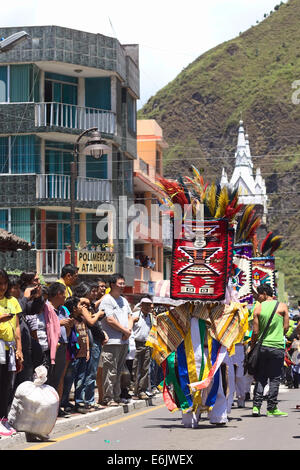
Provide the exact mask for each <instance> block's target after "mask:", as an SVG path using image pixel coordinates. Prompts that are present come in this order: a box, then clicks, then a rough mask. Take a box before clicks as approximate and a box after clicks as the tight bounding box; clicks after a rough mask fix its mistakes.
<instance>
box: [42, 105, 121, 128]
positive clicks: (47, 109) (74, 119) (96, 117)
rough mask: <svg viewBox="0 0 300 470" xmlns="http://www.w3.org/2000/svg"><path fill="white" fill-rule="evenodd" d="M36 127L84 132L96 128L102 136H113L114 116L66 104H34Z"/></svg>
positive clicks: (107, 112)
mask: <svg viewBox="0 0 300 470" xmlns="http://www.w3.org/2000/svg"><path fill="white" fill-rule="evenodd" d="M35 125H36V127H51V128H53V127H58V128H66V129H70V130H80V131H84V130H86V129H90V128H91V127H97V128H98V129H99V131H100V132H101V133H102V134H112V135H113V134H115V131H116V116H115V114H114V113H113V112H111V111H106V110H103V109H96V108H85V107H81V106H76V105H72V104H66V103H56V102H49V103H35Z"/></svg>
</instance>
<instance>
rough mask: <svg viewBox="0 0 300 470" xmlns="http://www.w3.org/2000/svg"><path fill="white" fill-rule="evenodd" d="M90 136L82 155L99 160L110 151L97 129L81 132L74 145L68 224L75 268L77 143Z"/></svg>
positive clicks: (72, 261)
mask: <svg viewBox="0 0 300 470" xmlns="http://www.w3.org/2000/svg"><path fill="white" fill-rule="evenodd" d="M88 134H90V137H89V140H88V141H87V143H86V144H85V147H84V150H83V153H84V154H85V155H90V156H92V157H94V158H96V159H98V158H101V157H102V155H103V154H104V153H105V152H107V151H108V150H110V148H109V147H108V146H107V145H106V144H105V141H104V140H102V139H101V134H100V132H99V130H98V128H97V127H92V128H90V129H86V130H85V131H83V132H82V133H81V134H80V135H79V136H78V138H77V139H76V142H75V144H74V152H73V154H74V159H73V162H72V163H71V180H70V191H71V195H70V201H71V203H70V222H71V263H72V264H73V265H74V266H75V200H76V177H77V166H78V161H79V142H80V140H81V139H82V137H84V136H85V135H88Z"/></svg>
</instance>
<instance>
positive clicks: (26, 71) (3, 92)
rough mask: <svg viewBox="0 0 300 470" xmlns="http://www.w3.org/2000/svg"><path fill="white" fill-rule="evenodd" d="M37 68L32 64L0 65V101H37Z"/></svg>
mask: <svg viewBox="0 0 300 470" xmlns="http://www.w3.org/2000/svg"><path fill="white" fill-rule="evenodd" d="M38 77H39V69H38V68H37V67H36V66H35V65H34V64H18V65H3V66H0V103H28V102H33V101H38V96H39V80H38Z"/></svg>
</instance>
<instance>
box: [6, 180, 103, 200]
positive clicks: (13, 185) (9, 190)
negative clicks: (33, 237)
mask: <svg viewBox="0 0 300 470" xmlns="http://www.w3.org/2000/svg"><path fill="white" fill-rule="evenodd" d="M70 180H71V178H70V176H68V175H55V174H49V175H48V174H47V175H46V174H43V175H40V174H38V175H36V174H17V175H10V174H9V175H0V188H1V189H0V206H1V207H8V206H10V207H19V206H20V205H22V206H26V205H27V206H28V205H29V206H38V205H39V206H40V205H47V206H49V205H52V206H55V205H57V204H59V205H66V206H69V205H70V194H71V181H70ZM75 190H76V195H75V201H76V206H77V207H91V208H94V207H95V208H96V207H97V206H98V204H99V203H100V202H109V201H111V199H112V186H111V181H110V180H100V179H97V178H83V177H78V178H77V179H76V185H75ZM64 203H65V204H64Z"/></svg>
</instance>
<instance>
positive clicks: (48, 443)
mask: <svg viewBox="0 0 300 470" xmlns="http://www.w3.org/2000/svg"><path fill="white" fill-rule="evenodd" d="M164 407H165V405H159V406H154V407H151V408H149V409H147V410H144V411H140V412H139V413H134V414H133V415H130V416H124V417H123V418H119V419H115V420H114V421H110V422H109V423H104V424H100V425H99V426H96V427H93V430H98V429H101V428H105V427H106V426H111V425H112V424H118V423H123V422H124V421H127V420H128V419H131V418H136V417H137V416H142V415H144V414H146V413H150V412H151V411H154V410H158V409H160V408H164ZM88 432H91V430H90V429H82V430H81V431H77V432H73V433H71V434H66V435H65V436H61V437H58V438H57V439H55V440H54V441H53V442H41V443H40V444H36V445H34V446H32V447H27V448H26V449H24V450H39V449H43V448H44V447H49V446H52V445H54V444H56V443H57V442H62V441H66V440H68V439H72V438H73V437H77V436H81V435H83V434H86V433H88Z"/></svg>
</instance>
